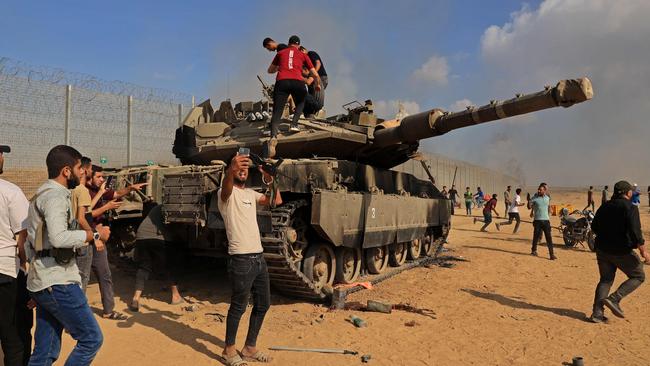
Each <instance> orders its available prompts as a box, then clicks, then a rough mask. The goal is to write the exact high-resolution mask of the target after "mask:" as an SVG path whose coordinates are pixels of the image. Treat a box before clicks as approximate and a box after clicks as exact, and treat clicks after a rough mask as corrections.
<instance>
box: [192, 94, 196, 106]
mask: <svg viewBox="0 0 650 366" xmlns="http://www.w3.org/2000/svg"><path fill="white" fill-rule="evenodd" d="M194 107H196V105H195V104H194V96H193V95H192V108H194Z"/></svg>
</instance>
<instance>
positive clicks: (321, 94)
mask: <svg viewBox="0 0 650 366" xmlns="http://www.w3.org/2000/svg"><path fill="white" fill-rule="evenodd" d="M300 51H301V52H302V53H305V54H307V56H308V57H309V60H311V63H312V64H313V65H314V69H316V71H317V72H318V76H320V91H315V90H312V91H313V95H314V97H315V98H316V100H317V101H318V103H319V104H320V105H321V106H324V105H325V89H327V81H328V79H327V71H325V65H323V60H322V59H321V58H320V55H319V54H318V53H316V51H313V50H312V51H309V50H307V49H306V48H305V47H302V46H300Z"/></svg>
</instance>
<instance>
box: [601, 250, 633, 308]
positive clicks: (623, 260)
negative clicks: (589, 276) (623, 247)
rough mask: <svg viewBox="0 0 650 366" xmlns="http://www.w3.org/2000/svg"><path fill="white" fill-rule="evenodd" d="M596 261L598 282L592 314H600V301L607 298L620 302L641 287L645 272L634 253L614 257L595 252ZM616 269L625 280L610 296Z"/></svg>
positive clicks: (613, 255)
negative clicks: (622, 274) (624, 276)
mask: <svg viewBox="0 0 650 366" xmlns="http://www.w3.org/2000/svg"><path fill="white" fill-rule="evenodd" d="M596 259H597V261H598V272H600V281H599V282H598V286H596V294H595V296H594V313H596V314H598V313H600V314H602V311H603V303H602V301H603V300H604V299H606V298H607V297H609V298H610V299H611V300H613V301H615V302H620V301H621V299H623V298H624V297H625V296H627V295H629V294H630V293H631V292H632V291H634V290H636V289H637V287H639V286H641V284H642V283H643V281H645V272H644V271H643V263H642V262H641V260H640V259H639V257H638V256H637V255H636V253H634V252H632V251H630V253H628V254H622V255H615V254H609V253H605V252H603V251H600V250H596ZM617 269H620V270H621V271H622V272H623V273H625V275H626V276H627V280H625V281H624V282H623V283H621V285H620V286H619V287H618V288H617V289H616V291H614V292H612V294H611V295H610V294H609V290H610V289H611V288H612V284H613V283H614V277H615V276H616V270H617Z"/></svg>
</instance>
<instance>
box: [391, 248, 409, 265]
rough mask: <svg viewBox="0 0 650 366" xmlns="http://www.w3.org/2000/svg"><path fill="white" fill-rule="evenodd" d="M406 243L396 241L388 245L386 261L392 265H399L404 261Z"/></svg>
mask: <svg viewBox="0 0 650 366" xmlns="http://www.w3.org/2000/svg"><path fill="white" fill-rule="evenodd" d="M406 244H407V243H396V244H393V245H391V246H390V251H389V253H388V263H389V264H390V265H391V266H393V267H399V266H401V265H402V264H404V262H406Z"/></svg>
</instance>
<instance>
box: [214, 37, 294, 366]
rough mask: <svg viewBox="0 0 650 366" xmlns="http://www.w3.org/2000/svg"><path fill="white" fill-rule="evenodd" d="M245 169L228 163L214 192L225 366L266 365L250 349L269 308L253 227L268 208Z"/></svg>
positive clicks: (245, 161) (244, 164)
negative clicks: (226, 292)
mask: <svg viewBox="0 0 650 366" xmlns="http://www.w3.org/2000/svg"><path fill="white" fill-rule="evenodd" d="M296 50H297V49H296ZM250 164H251V161H250V159H249V158H248V156H247V155H236V156H235V157H233V158H232V160H231V161H230V163H229V165H228V167H227V169H226V176H225V177H224V179H223V184H222V187H221V188H220V189H219V191H218V192H217V200H218V203H217V207H218V208H219V212H220V213H221V216H222V217H223V221H224V225H225V227H226V236H227V237H228V255H229V257H228V274H229V278H230V285H231V291H232V295H231V299H230V308H229V309H228V317H227V319H226V342H225V343H226V345H225V347H224V350H223V358H224V359H225V361H226V364H227V365H243V364H245V363H244V362H243V361H244V360H246V361H254V362H255V361H257V362H270V361H271V357H270V356H269V355H268V354H266V353H263V352H262V351H259V350H258V349H257V347H256V343H257V336H258V334H259V331H260V329H261V328H262V322H263V321H264V316H265V315H266V312H267V311H268V309H269V307H270V306H271V290H270V284H269V273H268V270H267V267H266V262H265V260H264V256H263V248H262V241H261V239H260V231H259V227H258V225H257V206H258V205H261V206H267V205H270V203H271V195H270V190H269V193H268V194H262V193H258V192H256V191H254V190H252V189H250V188H246V180H247V179H248V168H249V167H250ZM260 171H261V169H260ZM261 172H262V174H263V175H264V177H263V182H265V183H266V182H268V183H267V184H271V183H272V182H273V177H271V176H269V175H268V174H266V173H265V172H263V171H261ZM275 204H276V205H280V204H282V197H281V196H280V192H279V191H277V192H276V195H275ZM251 293H252V295H253V310H252V313H251V317H250V322H249V325H248V335H247V336H246V343H245V344H244V348H242V350H241V355H242V356H243V360H242V357H240V356H239V353H238V352H237V348H236V346H235V341H236V338H237V329H238V328H239V321H240V320H241V316H242V314H243V313H244V311H245V310H246V306H247V305H248V300H249V297H250V295H251Z"/></svg>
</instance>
